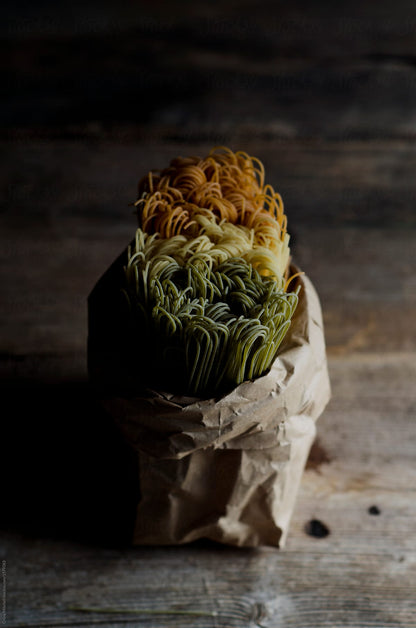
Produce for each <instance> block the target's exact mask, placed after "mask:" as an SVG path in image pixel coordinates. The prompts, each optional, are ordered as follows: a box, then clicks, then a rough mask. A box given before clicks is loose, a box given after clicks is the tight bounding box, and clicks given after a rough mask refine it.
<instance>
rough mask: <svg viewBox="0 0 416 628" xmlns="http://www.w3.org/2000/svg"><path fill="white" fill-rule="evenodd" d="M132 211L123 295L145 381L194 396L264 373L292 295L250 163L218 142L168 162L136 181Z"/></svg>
mask: <svg viewBox="0 0 416 628" xmlns="http://www.w3.org/2000/svg"><path fill="white" fill-rule="evenodd" d="M135 206H136V208H137V214H138V222H139V228H138V229H137V232H136V237H135V241H134V242H133V243H132V244H131V246H130V247H129V249H128V255H127V258H128V262H127V265H126V266H125V280H126V282H125V287H124V294H125V296H126V299H127V303H128V308H129V313H130V322H131V325H132V329H133V330H134V334H133V340H132V354H133V355H136V356H137V360H142V361H143V360H144V361H145V363H146V368H145V369H142V373H145V375H144V376H145V378H146V380H147V381H146V382H145V383H146V384H147V385H149V386H152V387H157V388H158V389H164V390H170V391H171V392H175V393H181V394H187V395H193V396H200V397H203V396H207V395H216V394H219V393H222V392H223V391H226V390H227V389H231V388H233V387H235V386H236V385H238V384H240V383H242V382H243V381H246V380H252V379H255V378H257V377H259V376H261V375H263V374H264V373H265V372H267V371H268V369H269V368H270V367H271V365H272V364H273V362H274V360H275V358H276V355H277V351H278V348H279V345H280V343H281V341H282V339H283V337H284V336H285V334H286V332H287V330H288V328H289V326H290V321H291V317H292V314H293V312H294V309H295V307H296V304H297V301H298V297H297V291H295V292H289V291H288V285H289V283H290V281H291V280H292V279H293V276H292V277H288V265H289V255H290V252H289V235H288V233H287V231H286V216H285V214H284V209H283V202H282V199H281V197H280V195H279V194H278V193H276V192H275V191H274V190H273V188H272V187H271V186H270V185H265V183H264V167H263V165H262V163H261V162H260V161H259V160H257V159H255V158H253V157H250V156H249V155H247V154H246V153H244V152H241V151H240V152H233V151H231V150H230V149H228V148H224V147H220V148H215V149H213V150H212V151H211V152H210V153H209V154H208V156H207V157H205V158H204V159H201V158H198V157H189V158H177V159H174V160H173V161H172V162H171V164H170V166H169V167H168V168H166V169H164V170H162V171H152V172H150V173H149V174H148V175H147V176H146V177H145V178H144V179H142V180H141V181H140V183H139V198H138V200H137V201H136V202H135ZM142 376H143V375H142Z"/></svg>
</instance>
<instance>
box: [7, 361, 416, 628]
mask: <svg viewBox="0 0 416 628" xmlns="http://www.w3.org/2000/svg"><path fill="white" fill-rule="evenodd" d="M330 367H331V373H332V383H333V391H334V397H333V400H332V401H331V403H330V405H329V407H328V409H327V411H326V412H325V413H324V415H323V417H322V418H321V419H320V420H319V424H318V427H319V441H320V447H321V450H324V451H325V452H326V460H327V461H326V462H325V461H324V462H323V463H321V464H319V463H316V461H315V465H314V466H313V468H309V469H308V470H307V471H306V472H305V474H304V478H303V482H302V486H301V492H300V495H299V499H298V503H297V507H296V509H295V513H294V517H293V521H292V527H291V533H290V535H289V539H288V543H287V547H286V549H284V550H283V551H277V550H274V549H272V548H263V549H259V550H238V549H235V548H234V549H233V548H226V547H219V546H216V545H214V544H204V543H196V544H193V545H191V546H187V547H181V548H133V549H129V548H118V547H117V545H115V546H111V547H100V548H98V547H95V546H91V544H89V545H88V544H87V545H85V544H80V543H76V542H74V541H68V540H59V536H58V538H56V539H55V540H51V539H50V538H48V537H46V538H45V537H42V536H38V537H37V538H30V537H28V536H27V535H26V536H20V535H18V534H16V533H15V532H14V533H12V532H10V533H8V534H6V535H4V536H3V540H2V543H1V546H0V547H1V552H2V554H1V555H2V559H3V557H5V558H4V559H5V560H6V561H7V563H6V566H7V574H8V583H9V584H8V597H7V599H8V607H7V608H8V625H10V626H23V625H27V626H54V625H59V626H66V625H68V626H75V625H80V626H92V625H102V626H118V625H124V624H128V625H143V626H149V627H150V626H152V627H156V626H162V625H163V626H187V625H189V626H195V627H198V628H199V627H201V628H203V627H208V626H217V627H218V628H220V627H224V628H225V627H230V628H231V627H232V626H238V627H239V628H242V627H247V628H248V627H254V626H264V627H268V628H277V627H279V628H280V627H283V626H293V627H294V628H300V627H303V628H307V627H311V628H312V627H314V628H316V626H324V625H331V626H334V627H335V626H336V627H343V628H347V627H351V628H352V627H356V626H360V627H361V626H374V628H375V627H380V626H383V627H391V628H393V627H404V628H410V627H414V626H415V617H416V606H415V605H416V601H415V598H414V589H415V586H416V571H415V563H416V551H415V549H416V536H415V530H414V517H415V515H416V499H415V498H414V497H415V479H416V478H415V469H414V465H413V466H412V462H413V461H414V451H415V435H414V430H413V416H414V408H415V402H416V396H415V391H414V386H413V382H414V377H415V368H416V363H415V361H414V359H413V357H412V356H408V357H407V358H403V356H389V357H387V358H386V359H385V360H384V361H383V362H382V363H380V362H379V360H378V358H377V357H373V356H352V357H349V358H347V359H344V358H342V359H341V358H333V359H331V362H330ZM393 392H395V393H396V394H393ZM375 507H376V510H375V512H376V513H377V512H378V514H371V509H373V510H374V508H375ZM311 520H318V521H320V522H321V523H322V524H323V525H325V526H326V527H327V528H328V530H329V534H328V535H327V536H325V537H322V538H319V537H313V536H310V534H308V533H307V532H306V530H307V525H308V522H310V521H311ZM61 532H62V530H61ZM65 533H66V535H68V530H66V531H65ZM69 536H70V534H69ZM23 570H24V573H25V577H24V579H23V580H22V578H21V574H22V573H23ZM75 609H78V610H75ZM81 609H83V610H81ZM93 609H99V610H101V611H105V610H106V609H107V610H110V609H113V610H117V611H119V612H114V613H113V612H111V613H108V614H106V613H103V612H95V611H93ZM122 611H124V612H122ZM128 611H134V613H129V612H128Z"/></svg>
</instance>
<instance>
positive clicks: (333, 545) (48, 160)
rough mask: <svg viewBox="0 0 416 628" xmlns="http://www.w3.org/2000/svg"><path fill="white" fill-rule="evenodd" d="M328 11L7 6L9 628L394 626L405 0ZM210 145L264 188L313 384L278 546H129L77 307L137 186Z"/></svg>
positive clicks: (129, 218) (1, 340)
mask: <svg viewBox="0 0 416 628" xmlns="http://www.w3.org/2000/svg"><path fill="white" fill-rule="evenodd" d="M337 4H338V3H328V2H321V3H316V4H315V5H314V6H313V7H312V4H311V3H306V2H300V1H294V2H292V3H290V5H287V4H285V5H284V6H278V4H275V3H263V4H262V5H259V4H258V3H257V4H254V3H248V2H247V3H246V2H245V3H236V2H235V3H234V2H231V1H230V0H229V1H227V2H210V3H205V4H198V3H197V4H195V5H193V7H192V9H190V7H189V6H188V3H182V2H175V3H171V5H170V8H166V6H165V5H164V6H163V7H162V5H161V4H160V5H159V3H157V2H155V3H142V6H141V7H140V11H137V8H136V7H135V6H134V3H127V4H125V5H123V6H121V3H118V4H116V3H111V2H106V3H101V4H100V7H99V9H97V7H96V6H95V5H93V3H85V2H84V3H82V6H81V4H80V5H79V6H78V5H77V4H76V3H75V4H71V8H70V9H63V8H61V9H59V10H58V8H57V7H56V6H55V5H52V4H51V5H50V6H49V5H48V3H43V4H42V6H39V7H36V6H35V5H33V6H31V7H29V6H27V7H26V10H25V12H22V11H21V9H20V8H19V7H18V5H17V4H13V5H11V6H10V7H9V16H10V19H9V20H8V21H4V22H2V24H1V25H0V38H1V48H2V53H3V54H2V60H3V64H4V65H3V70H4V72H3V80H2V88H3V99H2V113H3V115H2V121H1V129H0V132H1V137H2V142H1V145H0V151H1V160H2V165H3V168H2V172H1V174H0V177H1V178H0V186H1V196H2V212H1V215H0V231H1V235H2V249H1V267H0V273H1V275H0V276H1V284H2V300H1V301H2V307H3V316H2V319H1V320H2V325H1V329H0V358H1V394H2V400H3V407H4V408H5V409H7V410H6V411H5V412H4V413H3V421H2V424H1V428H0V429H1V435H0V439H1V464H2V473H1V499H0V515H1V521H0V524H1V527H2V536H1V540H0V558H1V560H3V561H6V562H5V563H2V587H1V588H0V589H1V593H0V596H3V591H5V596H3V599H5V601H6V607H5V608H4V607H3V609H2V610H4V611H5V613H6V614H5V619H6V625H10V626H14V627H17V626H33V627H35V626H37V627H40V626H94V625H100V626H105V627H110V626H111V627H113V626H122V625H131V626H146V627H148V628H150V627H152V628H164V627H165V626H169V627H179V626H180V627H182V626H194V627H195V628H208V627H210V628H211V627H213V628H233V627H234V626H235V627H236V628H246V627H247V628H249V627H255V626H263V627H264V628H266V627H267V628H286V627H293V628H321V627H322V628H323V627H324V626H331V627H334V628H335V627H337V628H341V627H342V628H363V627H364V626H371V627H374V628H397V627H399V628H400V627H403V628H410V627H412V628H414V627H415V626H416V594H415V591H416V528H415V523H414V522H415V516H416V491H415V486H416V464H415V463H416V432H415V427H414V425H415V416H416V388H415V379H416V280H415V271H416V264H415V251H416V211H415V208H414V204H415V198H416V178H415V176H414V172H415V167H416V148H415V142H414V136H415V128H416V127H415V117H414V116H415V113H414V101H415V97H416V91H415V85H416V83H415V80H414V59H415V55H416V35H415V32H416V29H415V24H416V5H415V4H414V3H413V2H406V1H404V0H400V1H398V2H396V3H394V7H393V6H392V4H391V3H388V2H381V3H377V9H376V10H375V8H374V5H373V4H372V3H363V2H350V3H348V6H347V5H345V7H339V6H338V7H337V6H336V5H337ZM217 143H227V144H230V145H231V146H232V147H233V148H241V149H244V150H247V151H248V152H250V153H252V154H255V155H257V156H258V157H260V158H261V159H262V161H263V162H264V164H265V166H266V171H267V178H268V180H269V181H270V182H271V183H272V184H273V185H274V186H275V187H276V189H278V190H279V191H280V192H281V194H282V195H283V198H284V200H285V205H286V210H287V214H288V220H289V228H290V231H291V233H292V244H293V254H294V256H295V259H296V261H297V263H298V264H299V265H300V266H301V267H303V268H304V269H305V270H306V271H307V272H308V274H309V275H310V277H311V278H312V280H313V282H314V284H315V286H316V288H317V290H318V292H319V295H320V297H321V301H322V306H323V311H324V321H325V329H326V338H327V346H328V358H329V367H330V375H331V382H332V388H333V397H332V400H331V402H330V404H329V406H328V408H327V410H326V411H325V413H324V415H323V416H322V417H321V418H320V420H319V423H318V441H317V442H316V444H315V446H314V448H313V450H312V452H311V456H310V459H309V463H308V468H307V469H306V471H305V474H304V477H303V481H302V485H301V490H300V494H299V497H298V501H297V505H296V509H295V513H294V517H293V520H292V525H291V530H290V534H289V538H288V541H287V546H286V548H285V549H284V550H282V551H278V550H274V549H272V548H262V549H259V550H238V549H233V548H227V547H219V546H216V545H211V544H208V543H196V544H193V545H190V546H187V547H177V548H130V547H128V545H127V539H128V537H129V533H130V529H131V521H132V514H133V511H134V506H135V500H136V495H137V486H136V483H135V479H134V478H135V474H134V464H135V462H134V459H133V458H132V456H131V455H130V452H129V451H128V450H127V449H126V447H125V445H124V444H123V443H122V441H121V440H120V438H119V436H118V435H117V433H115V430H114V427H113V426H112V425H111V423H110V422H109V420H108V417H106V416H105V415H103V414H102V413H101V412H100V411H99V410H98V409H97V407H96V405H95V403H94V401H93V399H92V398H91V396H90V392H89V389H88V385H87V380H86V363H85V344H86V331H87V330H86V314H87V310H86V297H87V295H88V293H89V291H90V290H91V288H92V287H93V285H94V283H95V281H96V280H97V279H98V277H99V276H100V274H101V273H102V272H103V271H104V270H105V269H106V268H107V266H108V265H109V264H110V263H111V262H112V261H113V259H114V258H115V257H116V256H117V255H118V254H119V252H120V251H121V249H122V248H124V246H125V245H126V243H127V242H128V241H129V240H130V238H131V237H132V234H133V232H134V228H135V219H134V216H133V215H132V208H131V207H130V206H129V203H130V202H131V201H133V200H134V198H135V191H136V182H137V180H138V178H139V177H140V176H141V175H142V174H143V173H144V172H146V171H147V170H148V169H149V168H152V167H156V168H157V167H163V166H164V165H165V164H166V163H167V162H168V160H169V159H170V158H172V157H174V156H176V155H177V154H198V153H199V154H202V153H204V152H205V151H206V150H207V149H208V148H210V147H211V145H212V144H217ZM314 521H315V524H311V522H314ZM316 522H318V523H316ZM3 617H4V615H2V618H3Z"/></svg>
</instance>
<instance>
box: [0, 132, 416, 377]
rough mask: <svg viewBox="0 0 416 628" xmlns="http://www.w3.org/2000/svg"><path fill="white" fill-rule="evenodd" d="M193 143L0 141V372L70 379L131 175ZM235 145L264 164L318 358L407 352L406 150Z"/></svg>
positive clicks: (410, 220) (413, 290)
mask: <svg viewBox="0 0 416 628" xmlns="http://www.w3.org/2000/svg"><path fill="white" fill-rule="evenodd" d="M207 149H208V146H206V145H198V146H195V147H194V149H193V150H192V151H189V147H187V146H184V145H182V146H181V148H179V149H178V146H176V145H164V144H159V145H152V146H149V145H147V144H144V145H143V144H139V145H136V144H132V145H127V146H126V145H120V144H115V145H114V144H112V143H111V144H101V143H100V144H98V145H96V146H88V145H85V144H84V143H81V142H78V143H76V142H65V143H64V144H61V143H59V142H49V141H48V142H46V143H35V144H32V143H24V144H22V145H14V144H12V145H10V144H7V145H3V150H4V154H5V156H6V155H7V158H6V160H5V167H4V168H3V181H2V189H3V200H4V211H3V212H2V215H1V217H0V223H1V225H2V229H3V234H4V239H5V242H6V244H5V246H4V247H3V250H2V270H1V273H2V274H1V279H2V284H3V295H4V296H3V306H4V307H5V312H6V314H7V319H6V320H5V321H4V322H3V329H2V331H1V337H2V340H1V343H2V344H1V347H2V351H3V357H4V365H3V366H4V368H5V369H6V371H7V372H9V373H11V372H13V373H14V376H16V377H18V376H20V375H21V376H25V377H31V376H35V377H36V376H41V371H42V369H44V370H43V375H44V376H46V377H48V376H51V375H53V374H55V375H56V376H59V373H60V374H61V376H62V377H65V376H66V375H68V374H69V373H72V375H73V377H75V378H76V379H77V378H79V377H83V375H84V373H85V343H86V297H87V295H88V293H89V292H90V290H91V289H92V287H93V285H94V283H95V282H96V281H97V280H98V278H99V276H100V275H101V274H102V273H103V272H104V270H105V269H106V268H107V267H108V266H109V265H110V263H111V262H112V261H113V259H115V257H116V256H118V254H119V253H120V252H121V250H122V249H123V248H124V247H125V246H126V244H127V243H128V242H129V241H130V239H131V238H132V236H133V234H134V230H135V227H136V222H135V218H134V215H133V213H132V208H131V207H130V206H129V202H131V201H132V200H133V199H134V198H135V187H136V182H137V180H138V178H139V177H140V176H142V174H143V173H144V172H146V171H147V170H148V169H149V168H151V167H153V166H164V165H165V164H167V163H168V162H169V160H170V159H171V158H172V157H173V156H175V155H176V154H178V153H179V154H189V152H192V153H193V152H196V153H203V152H204V151H206V150H207ZM247 149H248V150H249V151H251V152H254V153H255V154H257V155H259V156H260V157H261V158H262V159H263V160H264V162H265V165H266V172H267V176H268V179H269V180H270V181H271V182H273V183H274V185H275V187H276V188H277V189H278V190H280V191H281V193H282V194H283V198H284V200H285V205H286V212H287V215H288V220H289V230H290V232H291V233H292V234H293V238H292V250H293V255H294V259H295V260H296V261H297V263H298V264H299V265H300V266H301V267H302V268H304V269H305V270H306V271H307V272H308V274H309V275H310V277H311V278H312V280H313V282H314V283H315V285H316V287H317V289H318V292H319V295H320V297H321V301H322V306H323V311H324V320H325V325H326V335H327V343H328V350H329V352H330V354H331V355H344V354H346V353H350V352H357V351H358V352H370V353H371V352H386V351H393V352H397V351H405V352H410V351H414V348H415V344H414V339H415V337H416V333H415V324H416V323H415V317H414V304H415V294H416V287H415V278H414V250H415V246H416V243H415V237H416V235H415V234H416V232H415V229H414V225H415V223H414V220H415V212H414V210H413V205H412V203H411V198H412V196H413V195H414V194H415V180H414V177H412V176H411V170H412V169H414V167H415V166H416V164H415V160H416V159H415V158H416V155H415V151H414V148H413V147H412V146H411V145H410V144H403V143H389V142H384V143H375V144H374V143H369V144H363V143H358V144H356V143H351V144H344V143H341V144H339V145H337V144H332V143H324V142H323V143H319V142H318V143H312V145H311V144H309V143H303V142H296V143H283V144H279V145H277V146H276V147H270V146H269V144H261V143H259V144H257V145H255V144H254V141H253V143H252V144H251V145H249V146H248V147H247ZM251 149H252V150H251ZM395 172H397V175H396V176H395V175H394V174H393V173H395ZM275 182H276V183H275ZM380 182H381V183H380ZM351 186H353V187H351ZM351 189H352V190H353V193H352V194H351V197H352V198H350V195H349V193H348V190H351ZM373 195H374V196H376V195H378V203H377V204H376V205H374V206H372V205H371V204H370V205H368V207H369V209H367V206H366V205H364V206H363V199H365V198H367V199H368V198H372V197H373ZM399 197H400V199H401V200H400V201H398V200H396V199H398V198H399ZM31 260H36V264H33V263H31ZM23 330H24V333H22V331H23ZM24 356H26V357H24ZM29 356H33V358H32V357H29ZM40 357H42V359H38V358H40ZM61 360H64V361H65V365H63V363H62V361H61ZM59 364H61V366H59Z"/></svg>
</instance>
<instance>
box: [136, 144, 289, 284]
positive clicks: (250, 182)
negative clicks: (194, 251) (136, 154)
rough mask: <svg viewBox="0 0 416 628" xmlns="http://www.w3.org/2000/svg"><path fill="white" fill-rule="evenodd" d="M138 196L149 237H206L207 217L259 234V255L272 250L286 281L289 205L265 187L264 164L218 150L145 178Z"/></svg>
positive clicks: (141, 219) (139, 211)
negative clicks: (287, 206)
mask: <svg viewBox="0 0 416 628" xmlns="http://www.w3.org/2000/svg"><path fill="white" fill-rule="evenodd" d="M138 192H139V198H138V200H137V201H136V202H135V205H136V207H137V214H138V222H139V227H140V228H141V229H142V230H143V231H145V232H147V233H149V234H151V233H159V235H160V237H162V238H171V237H173V236H176V235H185V236H186V237H187V238H195V237H198V236H199V235H202V234H204V233H205V230H204V226H203V221H202V220H201V218H202V217H206V218H210V220H214V221H215V222H216V223H217V224H218V225H220V224H222V223H224V222H229V223H231V224H234V225H240V226H242V227H246V228H248V229H249V230H253V233H254V237H253V249H256V248H261V249H262V250H264V249H268V250H269V251H270V252H271V253H272V254H273V255H274V256H276V266H277V267H278V268H279V269H280V275H281V276H283V275H284V273H285V271H286V267H287V264H288V260H289V246H288V243H289V236H288V234H287V231H286V216H285V214H284V207H283V201H282V198H281V196H280V194H278V193H277V192H275V191H274V189H273V187H272V186H271V185H270V184H267V185H265V184H264V167H263V164H262V163H261V162H260V161H259V160H258V159H256V158H254V157H250V156H249V155H248V154H247V153H245V152H242V151H238V152H233V151H232V150H230V149H229V148H226V147H217V148H214V149H212V150H211V151H210V152H209V154H208V156H207V157H205V158H203V159H201V158H199V157H187V158H182V157H178V158H176V159H173V160H172V161H171V163H170V165H169V167H167V168H165V169H164V170H161V171H152V172H150V173H149V174H148V175H147V176H146V177H144V178H143V179H142V180H141V181H140V183H139V189H138ZM277 258H278V259H277Z"/></svg>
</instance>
